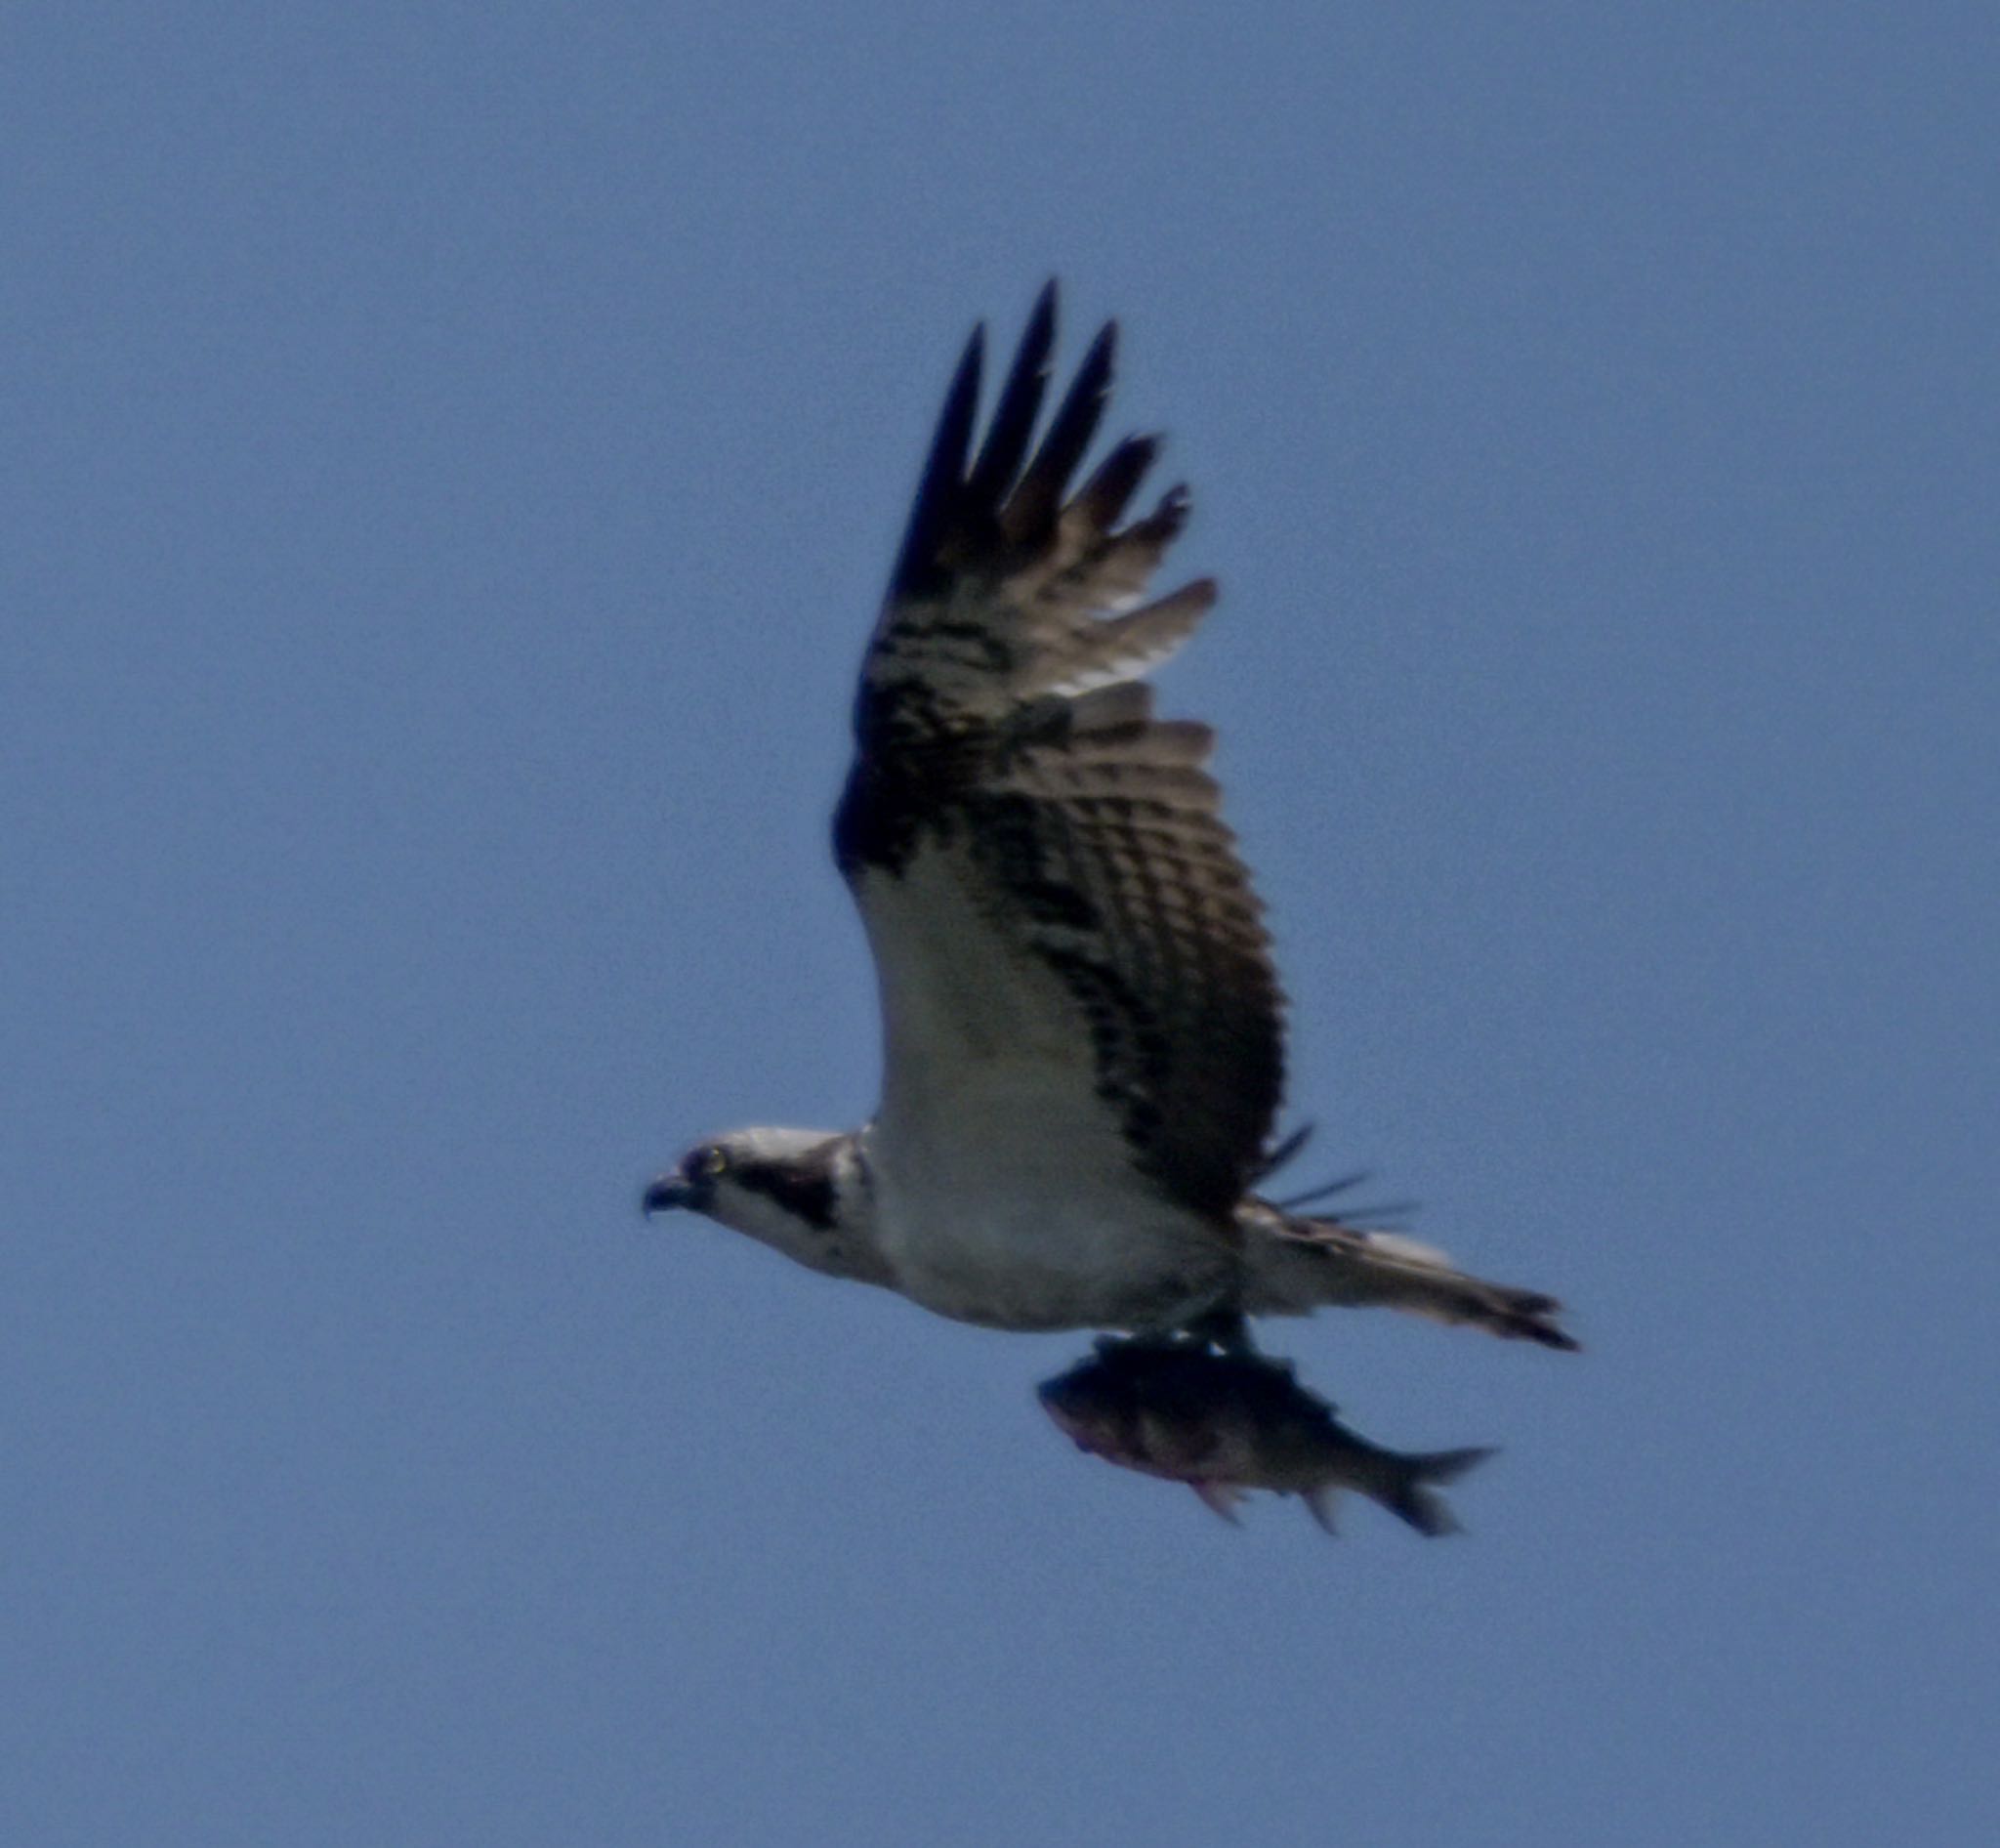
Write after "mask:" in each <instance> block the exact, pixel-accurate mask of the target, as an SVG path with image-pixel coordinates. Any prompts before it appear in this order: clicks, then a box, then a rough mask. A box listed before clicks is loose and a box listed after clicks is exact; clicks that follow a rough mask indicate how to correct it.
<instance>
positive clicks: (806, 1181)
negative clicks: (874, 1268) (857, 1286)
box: [640, 1129, 856, 1276]
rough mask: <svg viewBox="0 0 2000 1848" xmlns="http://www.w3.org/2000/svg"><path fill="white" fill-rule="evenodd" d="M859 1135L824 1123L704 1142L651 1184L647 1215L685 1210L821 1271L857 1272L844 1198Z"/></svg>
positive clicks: (735, 1134) (745, 1132)
mask: <svg viewBox="0 0 2000 1848" xmlns="http://www.w3.org/2000/svg"><path fill="white" fill-rule="evenodd" d="M855 1169H856V1156H855V1154H854V1137H852V1136H849V1135H843V1134H840V1133H838V1132H836V1131H833V1130H826V1129H737V1130H731V1131H730V1132H729V1134H728V1135H726V1136H713V1137H710V1138H709V1139H708V1140H707V1141H706V1142H698V1143H696V1144H695V1145H694V1147H693V1148H691V1149H689V1150H688V1151H687V1154H686V1155H683V1156H682V1157H681V1159H680V1160H679V1161H678V1162H676V1163H675V1164H674V1166H672V1167H671V1168H669V1169H668V1170H667V1171H666V1173H664V1174H662V1175H661V1176H660V1177H659V1178H658V1179H657V1180H655V1181H654V1182H653V1183H652V1184H651V1185H650V1186H649V1187H648V1188H647V1189H646V1193H645V1195H644V1197H642V1199H641V1202H640V1203H641V1205H642V1206H643V1207H644V1209H645V1211H646V1217H647V1218H648V1219H650V1218H651V1217H653V1215H655V1214H657V1213H665V1212H672V1211H674V1210H675V1209H677V1208H685V1209H686V1210H687V1211H688V1212H695V1213H700V1214H702V1215H703V1216H704V1217H705V1218H708V1219H713V1220H714V1221H715V1222H716V1223H717V1224H718V1225H721V1226H728V1227H729V1229H730V1230H731V1231H733V1232H740V1233H743V1234H745V1235H746V1236H747V1237H749V1238H752V1239H756V1240H757V1241H758V1242H759V1243H760V1244H768V1245H770V1246H771V1247H772V1249H774V1250H777V1251H782V1252H783V1253H784V1254H785V1256H787V1257H789V1258H796V1259H797V1260H798V1261H799V1262H800V1263H801V1264H807V1265H811V1266H812V1269H813V1270H815V1271H831V1272H833V1273H835V1274H836V1275H838V1276H851V1275H854V1260H853V1257H852V1255H851V1250H852V1244H853V1240H852V1239H850V1238H848V1237H847V1236H846V1235H845V1231H844V1225H843V1221H844V1217H845V1216H844V1214H843V1211H842V1207H843V1202H844V1197H845V1196H846V1195H847V1193H848V1190H849V1188H850V1187H851V1186H852V1185H853V1184H854V1175H855Z"/></svg>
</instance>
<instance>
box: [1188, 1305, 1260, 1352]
mask: <svg viewBox="0 0 2000 1848" xmlns="http://www.w3.org/2000/svg"><path fill="white" fill-rule="evenodd" d="M1180 1332H1181V1333H1182V1334H1183V1335H1184V1336H1187V1337H1188V1338H1189V1339H1192V1340H1195V1341H1198V1342H1200V1343H1201V1344H1202V1345H1203V1346H1204V1347H1212V1348H1214V1349H1215V1351H1216V1352H1217V1353H1218V1354H1228V1355H1231V1356H1234V1357H1236V1358H1238V1359H1255V1358H1256V1354H1257V1343H1256V1341H1255V1340H1253V1339H1252V1338H1251V1334H1250V1319H1249V1318H1248V1317H1247V1316H1245V1315H1244V1314H1243V1312H1242V1311H1241V1310H1240V1309H1238V1308H1235V1307H1234V1306H1233V1305H1229V1304H1225V1305H1224V1306H1222V1307H1220V1308H1217V1309H1208V1310H1204V1311H1203V1312H1202V1313H1201V1314H1200V1315H1198V1316H1196V1317H1195V1318H1194V1319H1193V1320H1192V1321H1191V1322H1188V1323H1183V1324H1182V1325H1181V1330H1180Z"/></svg>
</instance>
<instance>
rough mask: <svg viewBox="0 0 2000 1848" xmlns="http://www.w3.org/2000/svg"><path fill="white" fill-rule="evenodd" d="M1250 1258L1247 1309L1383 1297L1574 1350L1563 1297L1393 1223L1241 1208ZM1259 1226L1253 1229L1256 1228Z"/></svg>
mask: <svg viewBox="0 0 2000 1848" xmlns="http://www.w3.org/2000/svg"><path fill="white" fill-rule="evenodd" d="M1239 1223H1244V1225H1245V1230H1246V1231H1247V1232H1248V1233H1250V1234H1251V1235H1252V1250H1253V1255H1254V1258H1255V1260H1256V1270H1255V1272H1254V1274H1253V1289H1252V1294H1251V1297H1250V1300H1249V1301H1248V1303H1246V1305H1245V1306H1246V1308H1248V1310H1249V1312H1250V1313H1251V1314H1252V1315H1305V1314H1310V1313H1311V1312H1312V1311H1313V1309H1315V1308H1318V1307H1320V1306H1321V1305H1332V1304H1354V1305H1361V1304H1369V1303H1383V1304H1387V1305H1388V1306H1390V1307H1391V1308H1396V1309H1403V1310H1407V1311H1409V1312H1410V1313H1411V1314H1413V1315H1419V1316H1428V1317H1430V1318H1431V1319H1432V1320H1433V1321H1434V1322H1446V1323H1469V1324H1471V1325H1473V1326H1475V1327H1479V1328H1484V1329H1485V1330H1486V1331H1487V1332H1488V1333H1489V1334H1496V1335H1499V1336H1501V1337H1502V1338H1503V1339H1506V1340H1511V1341H1533V1342H1536V1343H1538V1344H1539V1345H1540V1346H1542V1347H1545V1348H1555V1349H1558V1350H1560V1351H1562V1352H1564V1353H1574V1352H1576V1350H1577V1349H1578V1347H1579V1346H1580V1345H1581V1344H1580V1343H1579V1342H1578V1341H1577V1340H1576V1339H1575V1337H1574V1336H1572V1335H1571V1334H1569V1333H1568V1332H1567V1331H1566V1330H1564V1329H1563V1327H1562V1326H1561V1325H1559V1323H1557V1321H1556V1317H1557V1316H1558V1315H1559V1314H1560V1313H1561V1312H1562V1308H1563V1305H1562V1304H1561V1303H1560V1302H1559V1301H1558V1300H1557V1299H1556V1298H1555V1297H1553V1296H1550V1295H1547V1294H1545V1293H1544V1292H1542V1291H1541V1290H1532V1289H1518V1288H1516V1287H1514V1286H1513V1285H1511V1284H1507V1283H1490V1282H1488V1281H1486V1280H1485V1279H1484V1278H1479V1277H1473V1276H1470V1275H1468V1274H1467V1273H1466V1272H1464V1271H1461V1270H1458V1269H1456V1268H1455V1267H1454V1266H1453V1265H1452V1262H1451V1260H1450V1259H1449V1258H1447V1257H1446V1256H1445V1255H1444V1253H1443V1252H1441V1251H1438V1250H1437V1249H1435V1248H1434V1247H1433V1246H1430V1245H1427V1244H1420V1243H1418V1241H1417V1240H1416V1239H1405V1238H1402V1237H1400V1236H1398V1235H1396V1234H1394V1233H1381V1232H1362V1231H1359V1230H1358V1229H1356V1228H1355V1227H1353V1226H1345V1225H1342V1224H1341V1223H1340V1221H1339V1220H1336V1219H1310V1218H1301V1217H1296V1216H1294V1215H1291V1214H1288V1213H1281V1212H1278V1211H1277V1210H1275V1209H1272V1208H1267V1209H1265V1211H1264V1212H1262V1213H1259V1214H1257V1215H1256V1216H1255V1217H1247V1216H1246V1220H1245V1221H1241V1222H1239ZM1259 1233H1262V1234H1263V1235H1265V1236H1264V1237H1263V1238H1261V1239H1259V1238H1257V1237H1256V1235H1257V1234H1259Z"/></svg>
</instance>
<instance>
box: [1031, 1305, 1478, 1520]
mask: <svg viewBox="0 0 2000 1848" xmlns="http://www.w3.org/2000/svg"><path fill="white" fill-rule="evenodd" d="M1036 1392H1037V1395H1038V1397H1039V1398H1040V1400H1041V1403H1042V1407H1043V1408H1044V1409H1045V1410H1046V1411H1047V1412H1048V1414H1049V1416H1050V1417H1051V1418H1052V1419H1054V1421H1055V1423H1056V1425H1057V1428H1058V1429H1059V1430H1061V1431H1062V1432H1063V1434H1064V1435H1065V1436H1067V1437H1068V1438H1070V1439H1071V1440H1072V1441H1073V1442H1074V1443H1075V1445H1076V1447H1077V1448H1078V1449H1081V1450H1083V1451H1085V1452H1086V1453H1088V1454H1090V1455H1092V1456H1101V1457H1103V1458H1104V1460H1105V1461H1106V1462H1111V1463H1116V1464H1118V1465H1119V1466H1120V1467H1121V1468H1124V1469H1132V1470H1138V1471H1141V1472H1142V1473H1144V1474H1146V1475H1148V1476H1158V1477H1163V1478H1165V1479H1166V1480H1167V1481H1169V1482H1178V1483H1186V1484H1187V1485H1188V1487H1189V1488H1190V1489H1192V1490H1193V1491H1194V1492H1195V1494H1197V1495H1198V1496H1199V1497H1200V1498H1201V1500H1202V1502H1203V1503H1204V1504H1205V1505H1206V1506H1208V1507H1209V1508H1212V1509H1213V1510H1214V1511H1215V1512H1216V1513H1217V1514H1219V1515H1221V1516H1222V1517H1223V1519H1224V1520H1226V1521H1229V1522H1231V1523H1233V1522H1235V1521H1236V1520H1237V1518H1238V1517H1237V1513H1236V1509H1237V1506H1238V1504H1239V1503H1241V1502H1242V1501H1243V1500H1244V1499H1245V1497H1246V1496H1247V1495H1248V1494H1249V1493H1250V1491H1253V1490H1269V1491H1272V1492H1274V1493H1276V1494H1279V1495H1297V1496H1299V1497H1300V1498H1301V1499H1302V1500H1303V1501H1304V1502H1305V1504H1306V1507H1307V1509H1308V1511H1309V1512H1310V1513H1311V1514H1312V1516H1313V1520H1315V1521H1316V1522H1318V1524H1319V1525H1320V1526H1321V1527H1322V1528H1324V1529H1325V1530H1326V1532H1327V1533H1335V1532H1337V1530H1336V1527H1335V1524H1334V1515H1335V1510H1336V1506H1337V1504H1338V1501H1339V1498H1340V1495H1341V1493H1342V1491H1347V1490H1354V1491H1356V1492H1357V1493H1360V1494H1363V1495H1365V1496H1367V1497H1368V1498H1369V1499H1370V1500H1372V1501H1377V1502H1380V1503H1381V1504H1382V1506H1383V1507H1385V1508H1387V1509H1388V1510H1389V1512H1390V1513H1391V1514H1393V1515H1395V1516H1396V1518H1397V1519H1398V1520H1400V1521H1403V1522H1406V1523H1407V1524H1408V1525H1409V1526H1411V1527H1413V1528H1415V1529H1416V1531H1417V1532H1418V1533H1422V1534H1425V1535H1427V1536H1430V1537H1434V1538H1435V1537H1436V1536H1438V1535H1439V1534H1445V1533H1460V1532H1462V1530H1461V1528H1460V1526H1459V1523H1458V1519H1457V1517H1456V1516H1455V1515H1454V1514H1453V1513H1452V1511H1451V1509H1450V1507H1449V1506H1448V1505H1447V1504H1446V1502H1445V1500H1444V1498H1443V1497H1442V1496H1441V1495H1439V1494H1438V1492H1437V1486H1438V1485H1439V1484H1443V1483H1449V1482H1453V1481H1455V1480H1456V1479H1457V1478H1458V1477H1460V1476H1463V1475H1464V1474H1465V1473H1466V1471H1467V1470H1469V1469H1471V1468H1472V1467H1473V1466H1474V1465H1475V1464H1477V1463H1482V1462H1484V1461H1485V1459H1486V1458H1487V1457H1489V1456H1491V1455H1493V1454H1494V1452H1493V1450H1492V1449H1485V1448H1480V1449H1458V1450H1421V1451H1415V1452H1405V1451H1401V1450H1391V1449H1384V1448H1383V1447H1382V1446H1380V1445H1377V1444H1371V1443H1369V1442H1368V1440H1367V1439H1366V1438H1364V1437H1362V1436H1361V1435H1360V1434H1359V1433H1358V1432H1355V1431H1351V1430H1350V1429H1348V1427H1347V1426H1346V1425H1344V1424H1342V1423H1341V1422H1340V1421H1339V1420H1338V1419H1337V1418H1335V1416H1334V1415H1333V1413H1334V1407H1333V1406H1332V1405H1331V1404H1330V1403H1329V1402H1328V1401H1326V1400H1324V1399H1322V1398H1320V1397H1319V1396H1318V1395H1317V1394H1316V1393H1313V1392H1310V1391H1308V1390H1307V1388H1306V1387H1304V1386H1302V1385H1301V1384H1300V1383H1299V1380H1298V1377H1297V1375H1296V1373H1295V1372H1294V1370H1293V1368H1292V1366H1291V1365H1290V1364H1289V1363H1287V1362H1283V1361H1276V1360H1271V1359H1269V1358H1267V1357H1265V1356H1263V1355H1259V1354H1252V1353H1239V1352H1223V1351H1218V1350H1216V1349H1213V1348H1210V1347H1209V1346H1207V1345H1206V1344H1205V1343H1203V1342H1200V1341H1195V1340H1190V1339H1180V1340H1173V1341H1164V1342H1163V1341H1146V1340H1142V1339H1130V1338H1126V1339H1121V1338H1117V1337H1107V1338H1106V1339H1104V1340H1102V1341H1100V1342H1098V1344H1097V1346H1096V1349H1095V1351H1094V1352H1093V1353H1092V1354H1091V1355H1090V1356H1089V1358H1087V1359H1086V1360H1083V1361H1081V1362H1079V1363H1078V1364H1077V1365H1075V1366H1072V1367H1071V1368H1070V1369H1069V1370H1068V1371H1067V1372H1066V1373H1063V1374H1060V1375H1058V1376H1057V1377H1056V1378H1054V1379H1050V1380H1044V1381H1043V1382H1042V1384H1041V1385H1040V1386H1039V1387H1037V1388H1036Z"/></svg>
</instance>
